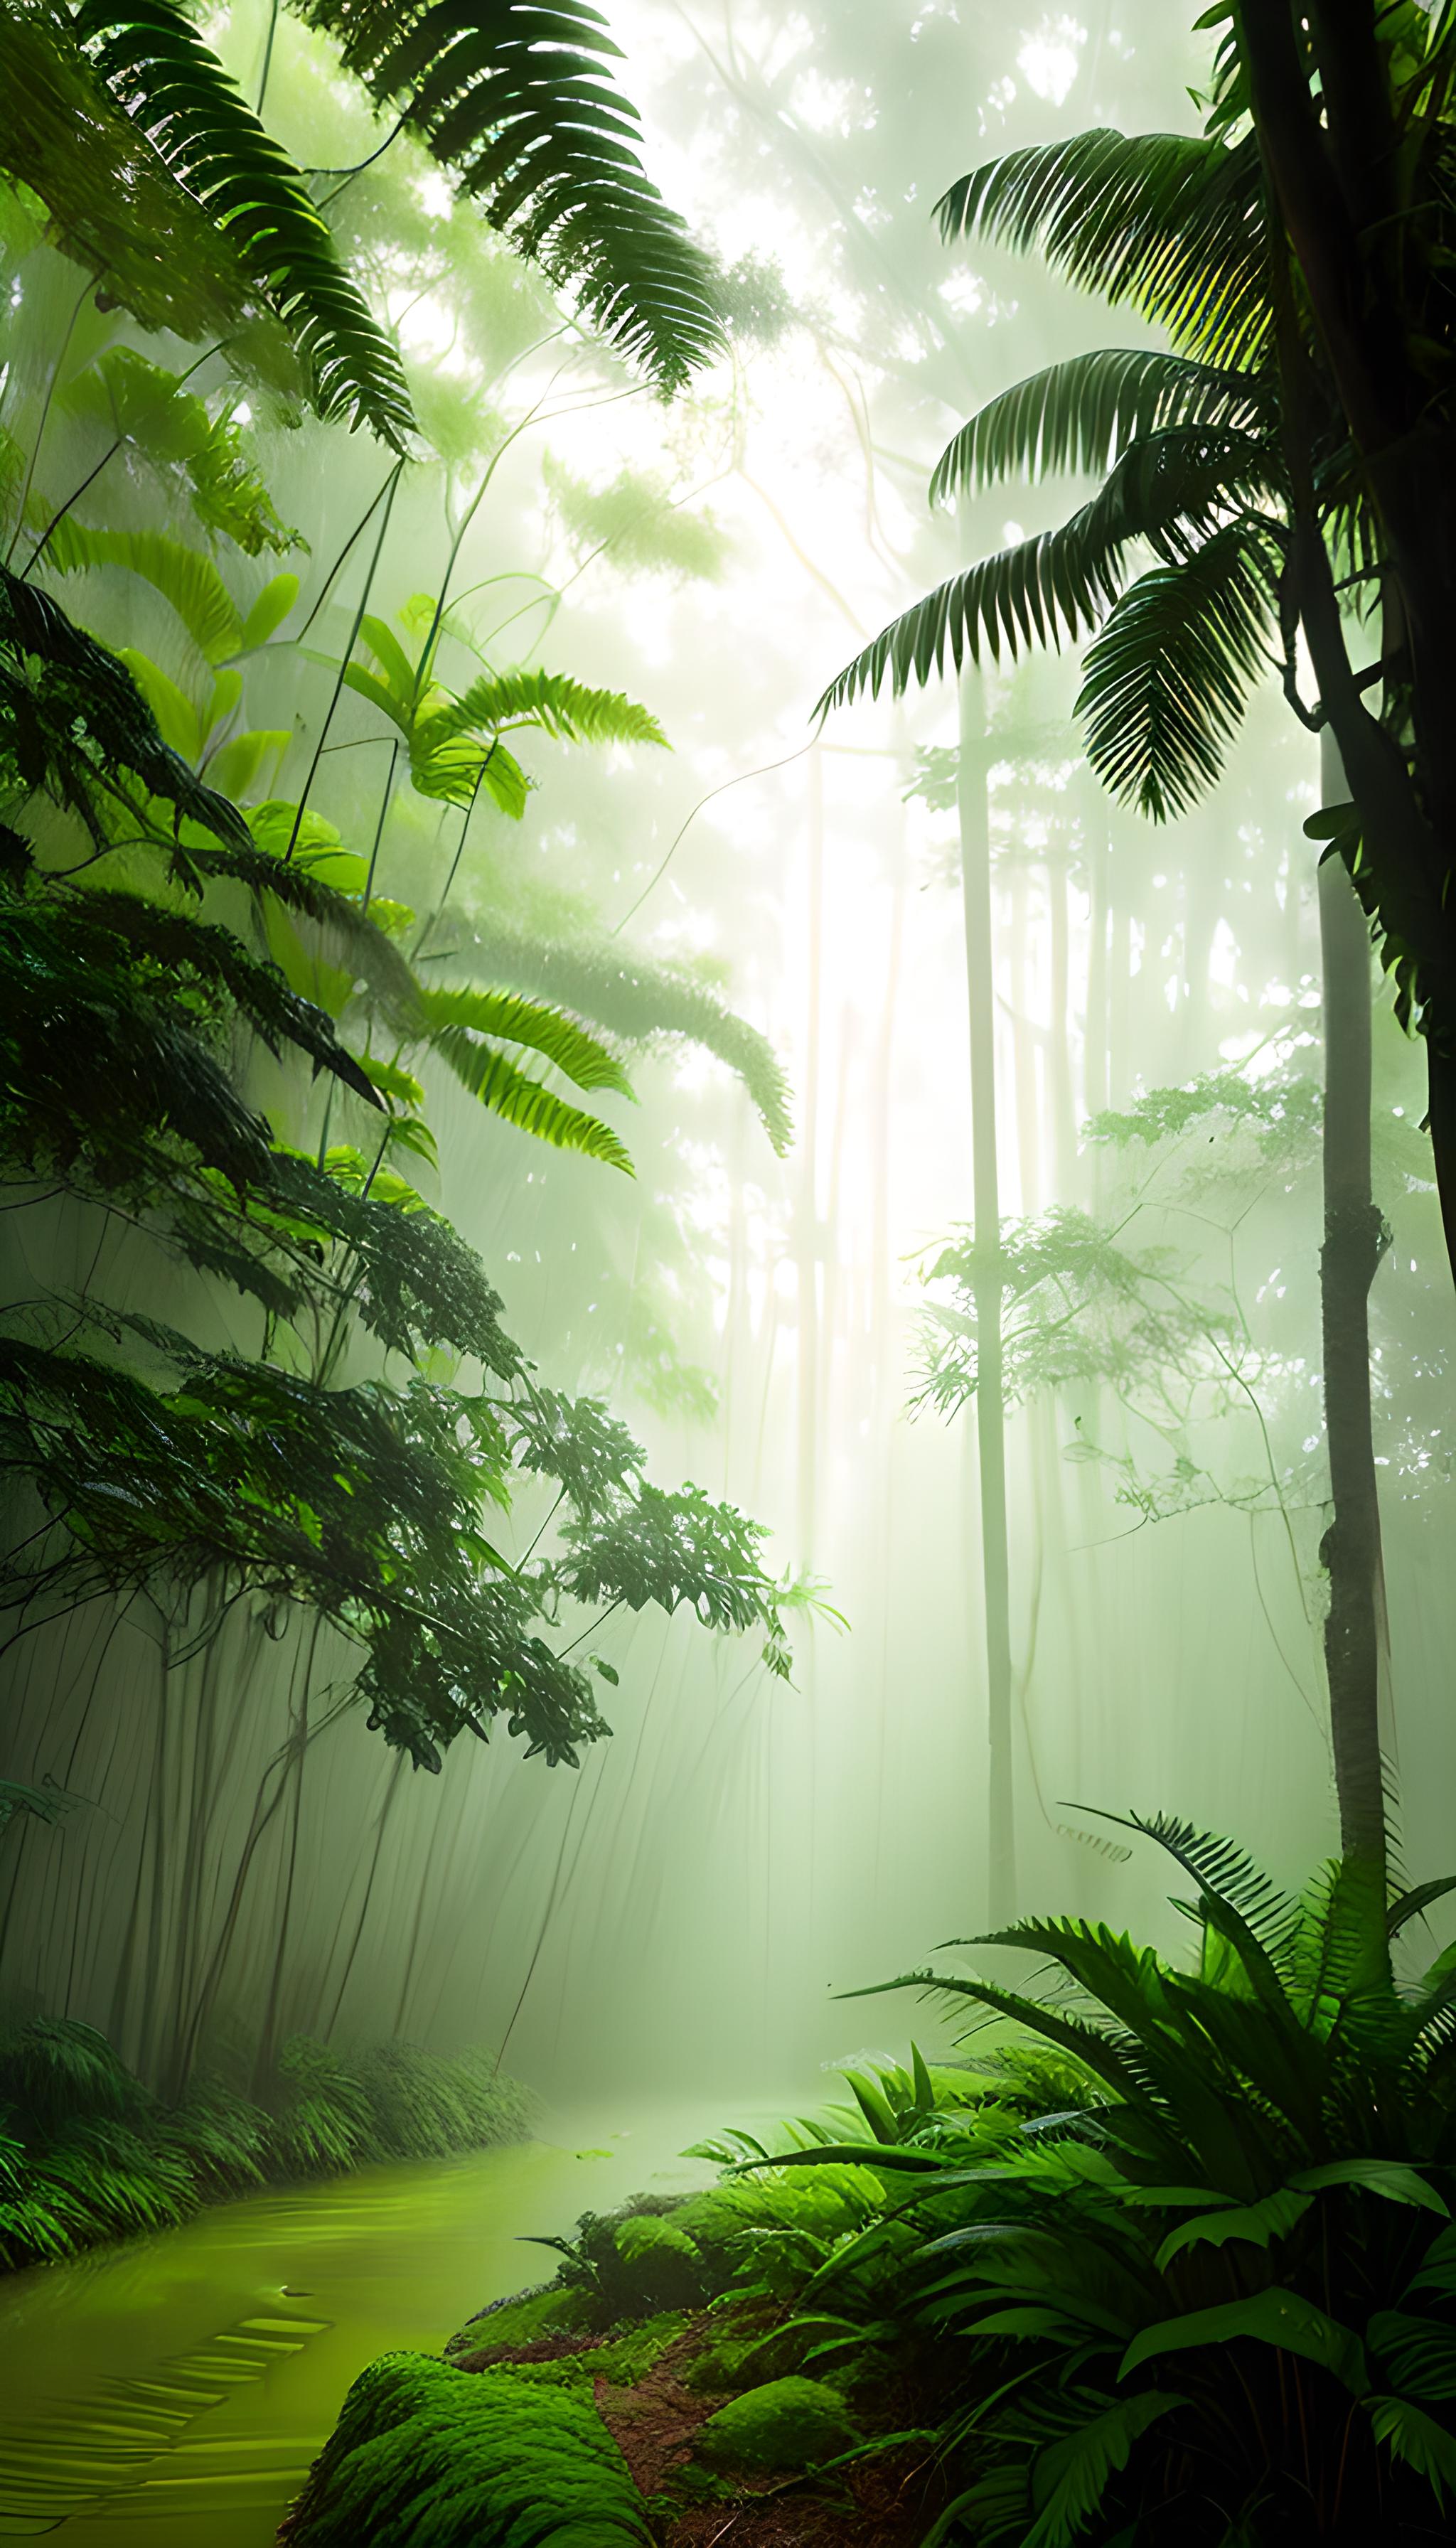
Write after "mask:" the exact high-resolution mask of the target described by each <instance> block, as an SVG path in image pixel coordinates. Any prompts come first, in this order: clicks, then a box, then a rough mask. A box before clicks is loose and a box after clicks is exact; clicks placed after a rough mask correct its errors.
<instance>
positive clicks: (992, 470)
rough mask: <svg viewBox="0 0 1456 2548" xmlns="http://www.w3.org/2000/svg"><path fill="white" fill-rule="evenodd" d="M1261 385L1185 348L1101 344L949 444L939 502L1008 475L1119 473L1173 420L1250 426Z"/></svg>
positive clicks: (934, 483) (1037, 380)
mask: <svg viewBox="0 0 1456 2548" xmlns="http://www.w3.org/2000/svg"><path fill="white" fill-rule="evenodd" d="M1258 407H1259V403H1258V390H1257V385H1256V383H1255V382H1254V381H1252V380H1251V379H1250V377H1249V376H1248V375H1247V374H1246V373H1241V372H1229V371H1224V370H1222V369H1220V368H1219V367H1218V366H1217V365H1215V364H1212V363H1190V362H1185V361H1184V360H1183V358H1182V357H1181V356H1180V355H1178V354H1163V353H1156V352H1145V351H1143V352H1139V351H1129V350H1128V349H1126V348H1123V347H1118V346H1101V347H1099V348H1098V349H1097V350H1096V351H1095V352H1093V353H1090V354H1074V355H1073V356H1072V357H1071V360H1070V361H1069V362H1065V363H1052V364H1050V365H1049V366H1048V368H1047V370H1046V371H1043V372H1034V373H1033V374H1032V375H1031V377H1030V379H1028V380H1024V381H1018V382H1017V384H1016V387H1015V388H1014V389H1009V390H1005V391H1003V392H1002V394H1001V396H1000V398H994V399H991V400H989V401H988V402H987V404H986V406H984V407H983V408H980V409H978V410H977V412H976V413H975V414H974V415H973V416H971V418H970V419H969V421H968V423H965V424H963V425H962V426H961V428H960V431H959V432H958V433H957V434H956V436H955V437H954V439H953V440H952V441H951V442H949V443H948V444H947V446H946V449H945V450H944V451H943V452H942V454H941V457H940V459H939V460H938V461H937V463H936V466H935V471H934V474H933V476H932V478H931V482H930V500H931V502H932V503H933V504H945V503H949V502H950V501H951V500H952V499H953V498H954V497H956V496H957V495H960V494H974V493H975V492H977V491H978V490H979V489H981V488H983V487H992V486H995V485H996V484H997V483H998V481H1000V480H1002V479H1005V478H1032V479H1040V478H1045V477H1047V476H1048V475H1049V474H1050V473H1051V472H1052V471H1053V470H1069V471H1074V472H1086V473H1087V474H1089V475H1091V474H1092V473H1094V472H1095V473H1096V474H1097V475H1098V476H1101V475H1102V473H1103V472H1104V471H1106V470H1108V469H1111V467H1112V466H1113V463H1114V462H1115V461H1116V460H1119V459H1120V458H1121V457H1122V455H1123V453H1124V452H1125V451H1126V450H1128V449H1129V448H1130V446H1131V445H1132V444H1133V443H1134V442H1136V441H1138V440H1140V439H1141V438H1142V437H1143V436H1144V435H1146V434H1149V433H1156V432H1159V431H1161V429H1162V428H1163V427H1164V426H1165V425H1169V424H1234V425H1238V426H1241V427H1245V428H1246V427H1248V426H1251V425H1252V424H1253V423H1254V422H1255V421H1256V419H1257V415H1258Z"/></svg>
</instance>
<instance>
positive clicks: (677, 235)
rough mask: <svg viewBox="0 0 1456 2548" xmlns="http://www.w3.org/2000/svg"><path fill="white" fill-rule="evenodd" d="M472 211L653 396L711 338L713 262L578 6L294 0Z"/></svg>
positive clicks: (594, 21)
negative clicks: (469, 200) (575, 310)
mask: <svg viewBox="0 0 1456 2548" xmlns="http://www.w3.org/2000/svg"><path fill="white" fill-rule="evenodd" d="M301 6H302V14H303V15H304V16H305V17H306V18H307V19H308V21H309V23H310V24H311V25H312V26H315V27H318V28H321V29H322V30H323V31H324V32H325V33H326V34H328V35H330V36H332V37H333V38H334V39H335V41H336V42H337V43H338V45H339V46H340V49H341V51H342V54H343V58H344V61H345V63H346V64H347V66H348V68H349V69H350V70H352V71H355V72H357V73H358V75H359V77H360V78H361V79H362V80H363V81H364V82H365V84H366V86H367V87H368V88H369V90H370V92H371V94H372V95H373V97H374V98H375V99H376V100H377V102H378V103H379V104H380V106H382V107H388V108H389V109H390V111H391V112H392V113H401V114H402V115H403V119H404V122H405V124H406V126H407V127H408V129H409V131H410V132H411V133H413V135H414V136H415V137H416V139H418V140H420V141H422V142H423V144H424V146H425V148H426V149H427V150H428V151H429V152H430V154H431V156H432V157H433V158H434V159H435V160H436V161H437V162H438V164H439V165H440V166H441V167H442V168H445V169H447V170H448V171H449V173H450V174H451V175H452V176H453V177H454V178H455V180H456V182H457V184H458V185H459V187H460V189H461V192H462V193H463V194H466V195H469V196H473V197H474V198H476V199H477V200H478V201H479V202H480V203H481V204H482V205H483V206H484V209H485V213H486V218H487V220H488V221H489V222H490V223H491V224H492V225H493V227H495V228H497V229H501V230H505V231H506V232H507V233H508V235H509V236H510V238H511V240H512V241H513V243H514V244H515V245H516V246H517V247H518V248H519V249H520V250H521V251H522V253H523V254H525V255H526V256H529V257H531V258H533V259H534V260H535V261H536V262H537V263H539V264H540V265H541V266H542V267H543V268H544V269H545V271H546V273H547V274H548V275H549V276H550V278H551V280H552V281H553V282H557V283H567V284H570V285H572V286H573V287H574V289H575V292H576V295H577V299H578V302H579V304H580V306H581V308H582V311H583V313H584V315H585V316H586V318H588V319H590V320H591V322H592V324H593V325H594V326H596V327H599V328H600V329H601V330H602V332H603V334H604V335H606V336H607V337H608V338H609V339H610V341H611V342H612V343H613V344H614V345H615V347H616V348H617V350H618V352H619V353H622V354H624V355H625V356H626V357H627V358H628V359H629V360H630V361H632V362H635V363H638V364H640V365H641V367H642V369H643V370H644V371H645V372H646V373H647V374H648V375H649V377H650V378H651V379H652V380H653V381H655V382H656V384H657V385H658V387H659V388H660V389H662V390H664V391H667V392H672V391H673V390H676V389H678V388H681V386H682V385H683V382H684V381H685V380H686V379H687V378H688V377H689V375H690V374H691V373H692V372H694V371H696V370H698V369H699V368H700V367H701V365H702V364H703V363H705V362H707V361H710V360H711V358H712V357H713V355H714V354H715V353H717V352H718V350H719V349H720V346H721V344H722V329H721V324H720V320H719V317H718V312H717V308H716V304H715V298H714V290H713V269H712V267H711V265H710V263H709V261H708V259H707V258H706V257H705V256H704V254H703V252H702V250H701V249H700V248H698V247H697V246H695V245H694V243H693V241H692V239H691V238H690V237H689V235H688V232H687V229H686V227H685V225H684V224H683V221H682V220H681V218H680V217H679V215H678V214H676V213H674V212H671V211H670V210H669V208H668V206H667V205H666V204H665V203H664V201H663V199H662V197H661V195H660V194H659V193H658V191H657V188H656V187H655V186H654V185H653V184H652V183H651V181H650V179H649V178H648V177H647V175H646V173H645V171H644V169H643V166H642V162H641V159H640V157H639V155H638V143H639V139H640V133H639V122H638V117H637V112H636V109H635V108H634V107H632V106H630V105H629V104H628V102H627V101H626V99H625V98H623V97H622V96H621V94H620V93H619V92H618V90H617V89H616V88H615V87H613V86H612V85H611V84H610V80H609V75H608V72H607V69H606V61H607V59H608V57H611V56H618V57H619V49H620V48H619V47H618V46H616V45H614V44H613V43H612V41H611V38H610V37H609V36H608V34H607V33H606V29H605V25H604V22H603V20H602V19H601V17H600V15H599V14H598V12H597V11H596V10H595V9H592V8H590V7H589V6H588V5H587V0H546V5H535V0H406V4H405V5H404V6H400V5H397V4H396V0H301Z"/></svg>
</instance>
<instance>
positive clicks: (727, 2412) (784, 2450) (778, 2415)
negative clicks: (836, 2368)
mask: <svg viewBox="0 0 1456 2548" xmlns="http://www.w3.org/2000/svg"><path fill="white" fill-rule="evenodd" d="M858 2439H859V2434H858V2431H857V2428H856V2426H855V2423H854V2420H853V2418H852V2416H851V2414H850V2412H849V2409H848V2408H847V2407H846V2405H845V2402H844V2400H843V2398H841V2397H840V2396H839V2395H838V2393H837V2392H836V2391H835V2390H833V2389H830V2388H827V2387H826V2386H825V2384H824V2382H823V2381H821V2380H800V2379H790V2380H769V2381H766V2382H765V2384H764V2386H763V2388H762V2389H748V2390H745V2392H744V2394H743V2396H742V2397H741V2398H733V2399H730V2401H729V2403H728V2405H727V2406H726V2407H720V2408H719V2409H718V2412H717V2413H716V2414H715V2415H709V2417H708V2419H707V2422H706V2423H705V2424H703V2425H702V2426H701V2427H700V2429H699V2431H698V2435H697V2442H696V2449H697V2454H698V2457H699V2458H700V2459H703V2460H706V2461H707V2462H708V2463H709V2465H710V2466H711V2467H715V2468H724V2467H731V2468H745V2469H801V2468H813V2467H815V2466H816V2465H817V2464H818V2462H820V2461H821V2460H832V2459H834V2458H835V2457H836V2456H837V2455H838V2453H839V2452H840V2451H848V2450H852V2449H853V2448H854V2445H855V2443H856V2441H857V2440H858Z"/></svg>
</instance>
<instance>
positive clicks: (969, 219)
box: [936, 130, 1269, 367]
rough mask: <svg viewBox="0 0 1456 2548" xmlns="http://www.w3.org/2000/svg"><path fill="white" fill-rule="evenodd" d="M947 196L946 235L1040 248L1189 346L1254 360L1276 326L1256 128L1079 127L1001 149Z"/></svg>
mask: <svg viewBox="0 0 1456 2548" xmlns="http://www.w3.org/2000/svg"><path fill="white" fill-rule="evenodd" d="M936 209H937V213H938V215H939V218H940V224H941V230H942V234H943V235H944V236H945V237H946V238H948V239H951V238H955V237H957V236H965V237H971V236H979V237H982V238H993V239H997V240H1000V241H1004V242H1005V243H1006V244H1007V245H1008V246H1010V247H1014V248H1017V249H1019V250H1021V251H1023V252H1027V251H1031V250H1035V251H1036V252H1037V253H1038V254H1039V255H1041V256H1042V257H1044V258H1045V259H1046V261H1047V264H1049V265H1050V266H1052V267H1053V268H1054V269H1055V270H1056V271H1058V272H1059V273H1062V274H1065V275H1066V276H1067V278H1068V280H1069V281H1070V282H1072V283H1075V284H1077V285H1078V286H1080V288H1081V289H1082V290H1083V291H1085V292H1095V293H1097V294H1098V295H1099V296H1100V298H1101V299H1103V300H1104V301H1107V302H1110V303H1111V304H1113V305H1114V306H1116V305H1117V304H1119V303H1121V302H1127V303H1129V304H1131V306H1132V307H1133V308H1134V309H1136V310H1141V311H1143V312H1144V313H1145V314H1146V316H1147V317H1148V318H1154V319H1156V320H1158V321H1159V322H1160V323H1161V324H1162V325H1163V326H1164V327H1166V328H1167V329H1168V331H1169V334H1170V335H1171V336H1172V339H1173V342H1174V344H1175V345H1176V346H1177V347H1178V349H1179V351H1180V352H1182V353H1185V354H1189V355H1192V356H1195V357H1198V358H1200V359H1202V360H1203V361H1206V362H1211V363H1219V364H1224V365H1228V366H1229V367H1232V366H1235V365H1246V364H1248V363H1251V362H1252V361H1253V360H1254V359H1255V357H1256V355H1257V353H1258V351H1259V349H1260V347H1261V346H1262V345H1263V343H1264V341H1265V339H1266V337H1267V334H1268V329H1269V303H1268V288H1267V282H1266V272H1265V259H1264V239H1263V230H1264V223H1263V207H1262V197H1261V190H1260V176H1259V163H1258V156H1257V152H1256V149H1255V145H1254V142H1253V140H1252V138H1244V139H1243V140H1240V141H1238V142H1236V143H1235V144H1234V145H1233V146H1232V147H1231V148H1227V147H1226V146H1225V145H1224V143H1223V142H1222V141H1214V140H1206V139H1195V138H1192V137H1188V136H1185V135H1183V134H1175V133H1148V134H1136V135H1129V134H1123V133H1114V132H1109V131H1105V130H1103V131H1096V132H1092V133H1079V134H1075V135H1073V136H1072V137H1071V138H1070V139H1068V140H1065V141H1054V142H1049V143H1040V144H1037V145H1035V146H1034V147H1032V148H1030V149H1026V150H1013V151H1010V152H1008V154H1007V155H1006V157H1005V158H1002V159H993V160H990V161H988V162H987V164H986V165H985V166H983V167H980V168H976V169H974V170H972V172H971V174H970V175H969V176H967V177H962V178H960V179H959V181H958V182H957V183H956V185H954V186H953V187H952V188H951V189H950V191H949V193H948V194H946V195H945V196H943V197H942V199H941V202H940V203H939V205H938V206H937V208H936Z"/></svg>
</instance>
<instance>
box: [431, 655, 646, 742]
mask: <svg viewBox="0 0 1456 2548" xmlns="http://www.w3.org/2000/svg"><path fill="white" fill-rule="evenodd" d="M513 725H533V726H538V727H539V728H540V730H541V732H542V733H543V734H550V735H554V736H556V738H557V739H558V741H560V742H562V743H656V744H661V745H662V746H663V748H664V750H665V751H666V750H667V749H669V748H670V747H669V745H668V738H667V736H666V735H665V734H664V732H663V730H662V727H661V726H660V725H659V724H658V721H657V719H656V717H655V716H653V715H652V714H651V712H650V711H649V710H648V709H647V708H644V707H639V706H638V704H637V702H636V700H635V699H629V698H627V697H626V696H625V695H624V694H623V692H622V691H620V690H598V689H592V688H591V687H589V685H588V684H587V683H585V682H574V681H573V680H572V679H571V677H570V675H569V674H567V673H549V672H544V671H533V672H510V673H486V674H483V675H482V677H481V679H480V680H479V681H477V682H472V683H471V685H470V687H469V689H468V690H463V691H462V692H461V694H460V696H459V698H458V699H455V700H454V701H453V702H452V704H451V705H450V706H449V707H447V708H442V709H440V710H438V711H435V712H432V713H431V714H430V716H429V717H428V719H427V720H425V719H421V723H420V740H421V743H422V744H424V743H425V742H426V739H427V742H428V745H429V747H430V748H432V747H433V746H434V745H435V744H436V743H439V742H444V741H446V740H448V739H449V738H450V737H452V736H454V735H460V734H470V733H479V732H482V731H485V732H488V733H490V732H495V733H499V732H500V729H501V728H502V727H505V726H513Z"/></svg>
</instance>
